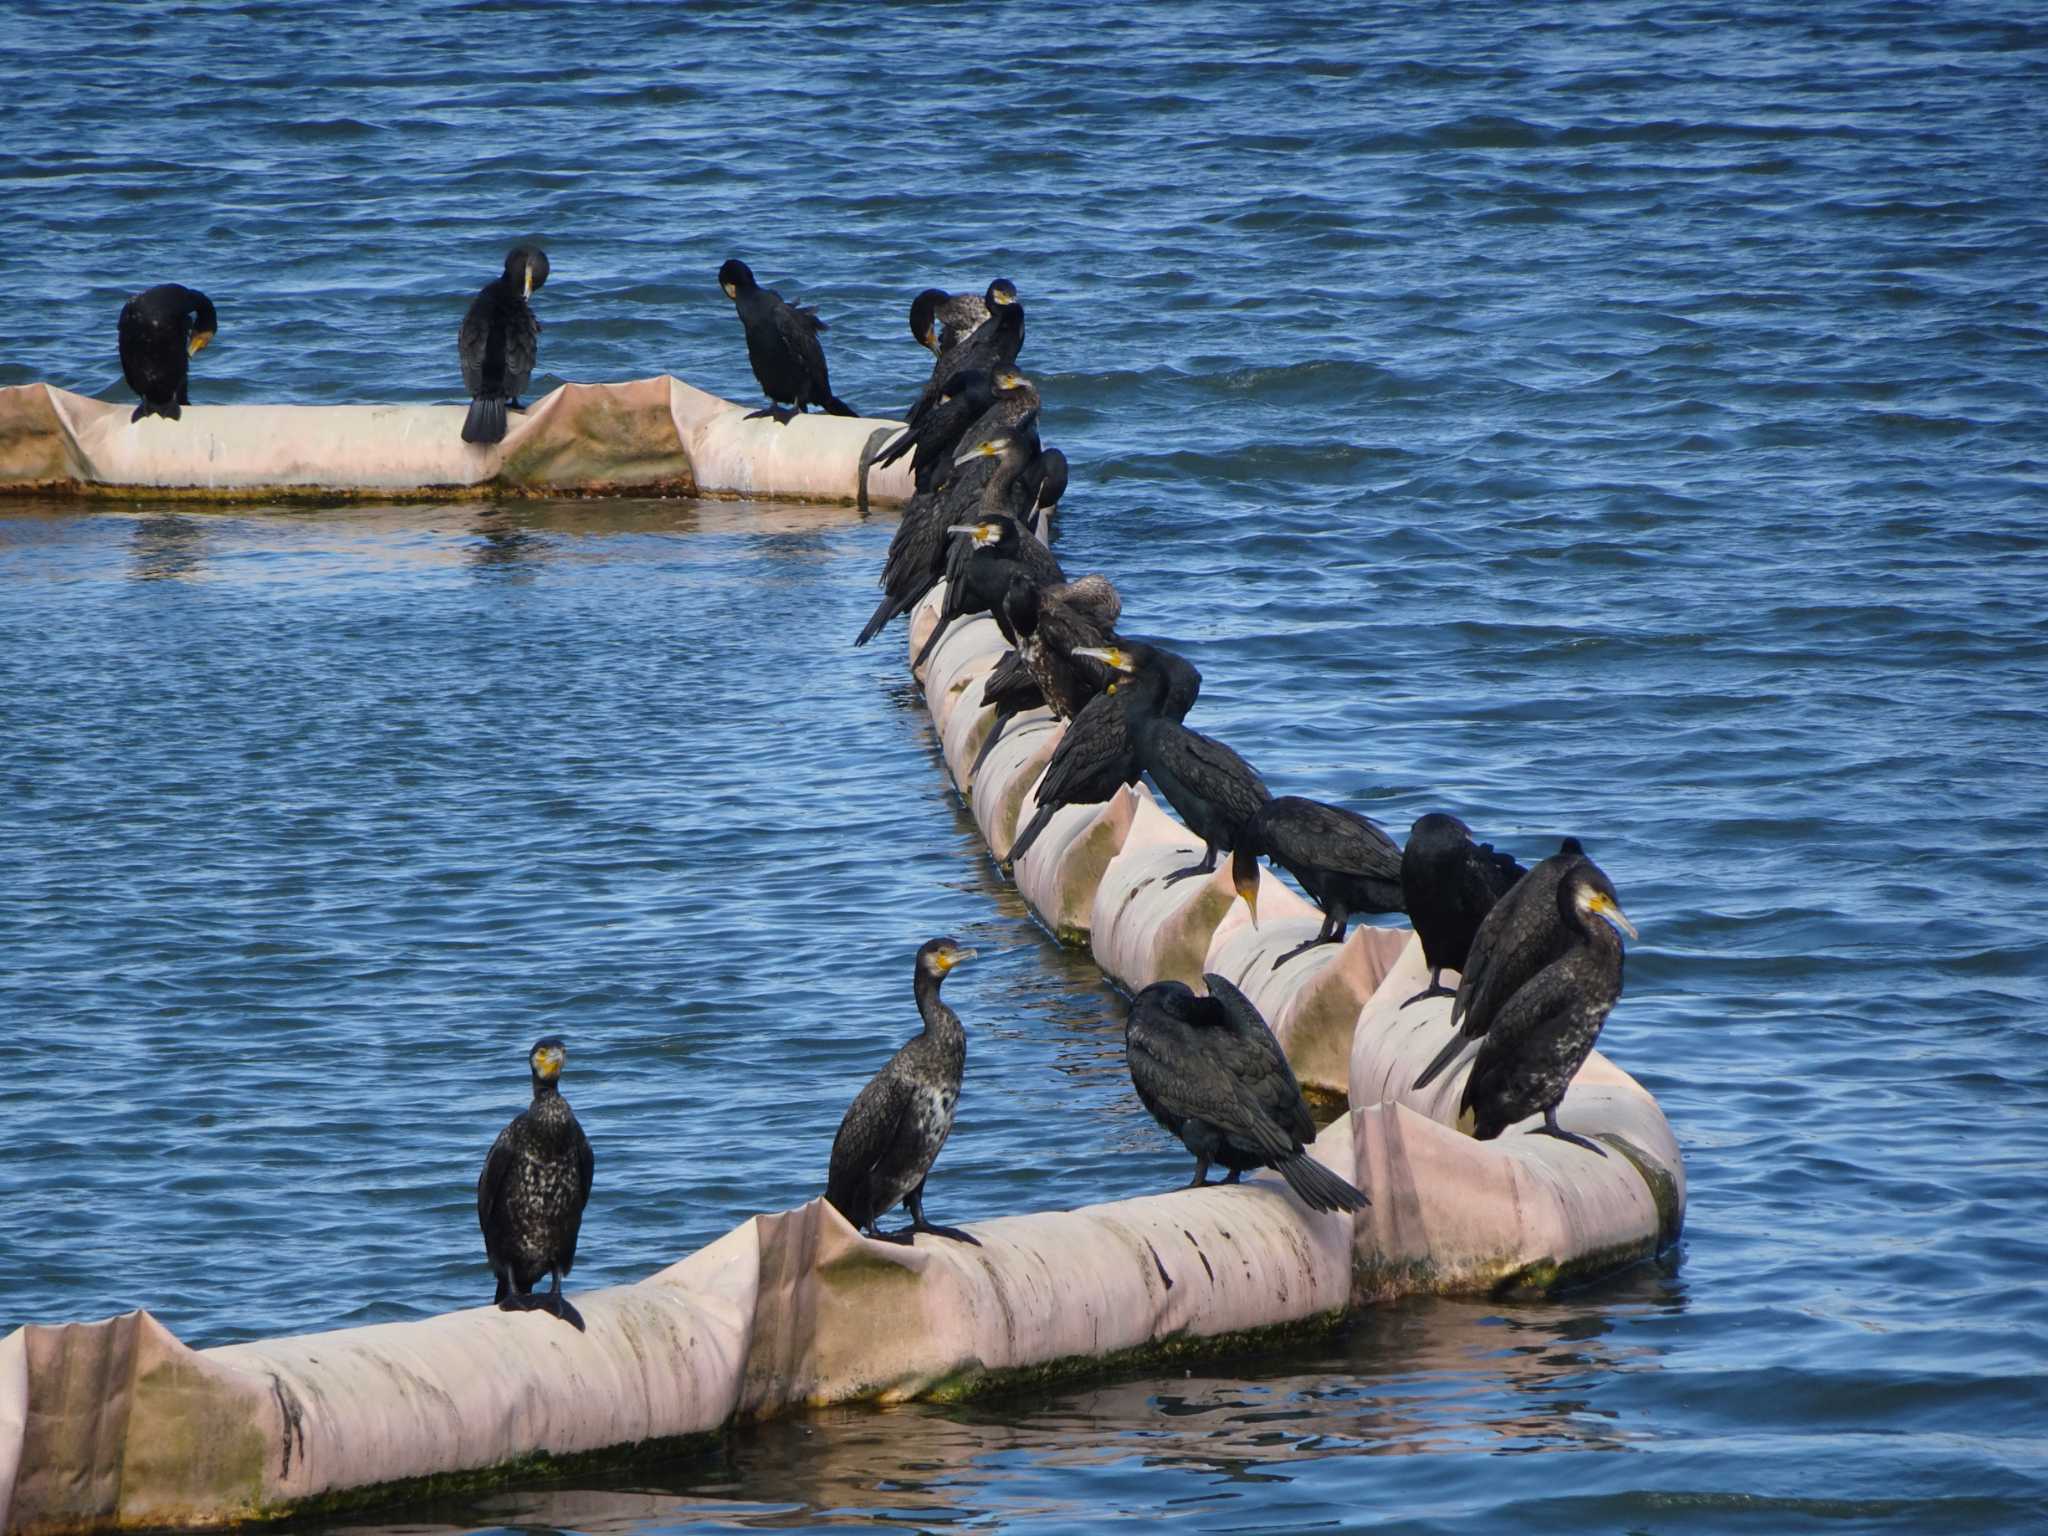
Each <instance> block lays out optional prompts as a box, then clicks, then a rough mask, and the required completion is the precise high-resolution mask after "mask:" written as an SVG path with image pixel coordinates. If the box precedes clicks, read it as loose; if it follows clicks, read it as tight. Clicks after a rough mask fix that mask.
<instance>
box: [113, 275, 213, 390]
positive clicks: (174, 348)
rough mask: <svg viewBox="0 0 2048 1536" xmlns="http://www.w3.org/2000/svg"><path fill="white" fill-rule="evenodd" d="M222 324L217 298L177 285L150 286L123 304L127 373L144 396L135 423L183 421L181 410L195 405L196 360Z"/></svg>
mask: <svg viewBox="0 0 2048 1536" xmlns="http://www.w3.org/2000/svg"><path fill="white" fill-rule="evenodd" d="M216 323H217V317H216V316H215V314H214V312H213V300H211V299H209V298H208V297H207V296H206V295H205V294H203V293H201V292H200V291H199V290H198V289H197V288H184V287H180V286H179V285H178V284H177V283H162V284H159V285H158V286H157V287H155V288H145V289H143V290H142V292H140V293H138V294H136V295H135V297H134V298H132V299H130V300H129V301H128V302H127V303H126V304H123V305H122V306H121V323H120V325H119V326H118V327H117V333H118V335H119V337H120V342H121V373H122V375H123V377H125V378H126V379H127V380H128V387H129V388H130V389H132V390H134V391H135V393H136V394H138V395H140V396H141V397H142V403H141V404H140V405H138V406H136V407H135V414H134V415H132V416H130V417H129V418H128V419H129V420H130V421H140V420H142V418H143V417H145V416H168V417H169V418H170V419H171V420H172V421H176V420H177V419H178V417H179V414H180V412H179V410H178V408H179V407H180V406H184V405H190V404H191V403H192V397H191V396H190V395H189V394H187V393H186V389H185V385H186V381H187V379H188V377H189V376H190V373H191V367H192V359H193V358H195V357H197V356H198V355H199V352H200V349H201V348H203V347H204V346H205V345H206V344H207V343H208V342H209V341H211V340H213V333H214V328H215V325H216Z"/></svg>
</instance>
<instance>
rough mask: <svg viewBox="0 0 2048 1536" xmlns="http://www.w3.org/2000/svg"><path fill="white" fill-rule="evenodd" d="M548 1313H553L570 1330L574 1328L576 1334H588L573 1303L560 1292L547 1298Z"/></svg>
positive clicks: (580, 1314)
mask: <svg viewBox="0 0 2048 1536" xmlns="http://www.w3.org/2000/svg"><path fill="white" fill-rule="evenodd" d="M548 1311H550V1312H552V1313H554V1314H555V1316H557V1317H559V1318H560V1319H561V1320H562V1321H563V1322H565V1323H567V1324H568V1325H569V1326H570V1327H571V1328H574V1329H575V1330H576V1331H577V1332H578V1333H588V1332H589V1331H590V1330H589V1329H587V1328H585V1327H584V1326H583V1314H582V1313H581V1312H578V1311H577V1310H576V1307H575V1305H574V1303H572V1302H571V1301H570V1300H569V1298H568V1297H566V1296H564V1295H563V1294H562V1293H561V1292H560V1291H557V1292H555V1293H554V1295H552V1296H550V1297H549V1298H548Z"/></svg>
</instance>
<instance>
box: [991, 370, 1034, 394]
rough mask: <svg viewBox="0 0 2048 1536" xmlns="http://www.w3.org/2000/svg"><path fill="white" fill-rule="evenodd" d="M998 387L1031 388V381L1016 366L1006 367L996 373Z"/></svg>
mask: <svg viewBox="0 0 2048 1536" xmlns="http://www.w3.org/2000/svg"><path fill="white" fill-rule="evenodd" d="M996 388H997V389H1029V388H1031V381H1030V380H1029V379H1027V378H1025V377H1024V375H1023V374H1021V373H1019V372H1018V371H1017V370H1016V369H1014V368H1005V369H1004V370H1003V371H1002V372H1001V373H999V374H997V375H996Z"/></svg>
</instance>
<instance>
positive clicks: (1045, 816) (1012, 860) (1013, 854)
mask: <svg viewBox="0 0 2048 1536" xmlns="http://www.w3.org/2000/svg"><path fill="white" fill-rule="evenodd" d="M1057 810H1059V807H1058V806H1056V805H1041V806H1040V807H1039V808H1038V809H1037V810H1036V811H1034V812H1032V814H1031V820H1030V821H1029V822H1028V823H1027V824H1026V825H1025V828H1024V830H1023V831H1022V832H1019V833H1018V834H1017V838H1016V841H1015V842H1013V843H1011V844H1010V851H1009V852H1008V853H1006V854H1004V855H1003V862H1004V863H1005V864H1008V865H1009V866H1010V867H1011V868H1013V869H1014V868H1015V867H1016V864H1017V861H1018V860H1019V859H1021V858H1023V857H1024V855H1025V854H1027V853H1029V852H1030V851H1031V845H1032V844H1033V843H1035V842H1037V841H1038V834H1039V833H1041V832H1043V831H1044V830H1045V829H1046V827H1047V826H1048V825H1050V824H1051V822H1052V818H1053V813H1054V812H1056V811H1057Z"/></svg>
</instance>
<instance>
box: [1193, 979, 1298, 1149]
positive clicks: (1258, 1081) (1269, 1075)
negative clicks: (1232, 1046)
mask: <svg viewBox="0 0 2048 1536" xmlns="http://www.w3.org/2000/svg"><path fill="white" fill-rule="evenodd" d="M1202 981H1203V984H1204V985H1206V986H1207V987H1208V989H1209V995H1210V996H1211V997H1213V998H1215V999H1216V1002H1217V1004H1218V1005H1219V1006H1220V1007H1221V1008H1222V1010H1223V1017H1224V1018H1225V1019H1226V1020H1227V1021H1228V1023H1229V1027H1230V1032H1231V1035H1232V1037H1233V1038H1234V1039H1235V1040H1236V1042H1237V1051H1236V1053H1235V1055H1236V1062H1237V1078H1238V1081H1239V1083H1240V1084H1241V1085H1242V1086H1243V1088H1244V1090H1245V1093H1246V1095H1247V1096H1248V1097H1249V1098H1250V1099H1251V1100H1252V1102H1254V1103H1255V1104H1256V1105H1257V1106H1258V1108H1259V1112H1260V1113H1261V1114H1262V1115H1264V1116H1267V1117H1270V1119H1271V1120H1272V1122H1273V1124H1274V1125H1275V1126H1276V1127H1277V1128H1278V1129H1280V1130H1281V1131H1283V1132H1285V1133H1286V1134H1288V1135H1290V1136H1292V1137H1293V1138H1294V1142H1293V1146H1292V1147H1290V1149H1289V1150H1295V1149H1298V1148H1299V1147H1300V1146H1302V1145H1304V1144H1306V1143H1308V1142H1311V1141H1314V1140H1315V1138H1316V1123H1315V1120H1314V1119H1313V1118H1312V1117H1311V1116H1310V1114H1309V1112H1308V1100H1307V1099H1305V1098H1303V1097H1302V1092H1301V1082H1300V1080H1299V1079H1298V1078H1296V1077H1295V1075H1294V1068H1293V1066H1292V1065H1291V1064H1290V1063H1289V1062H1288V1060H1287V1053H1286V1052H1285V1051H1284V1050H1282V1049H1281V1048H1280V1041H1279V1039H1278V1038H1277V1037H1276V1036H1275V1035H1274V1033H1273V1031H1272V1028H1271V1027H1270V1026H1269V1025H1268V1024H1267V1023H1266V1020H1265V1017H1264V1016H1263V1015H1262V1014H1261V1013H1260V1012H1259V1010H1258V1006H1257V1005H1256V1004H1255V1003H1253V1002H1252V1000H1251V999H1250V998H1248V997H1246V996H1245V995H1244V993H1242V992H1240V991H1239V990H1238V989H1237V987H1236V986H1235V985H1234V984H1233V983H1232V982H1231V980H1230V979H1229V978H1228V977H1227V976H1217V975H1213V974H1204V975H1203V977H1202Z"/></svg>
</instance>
